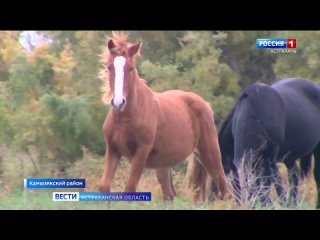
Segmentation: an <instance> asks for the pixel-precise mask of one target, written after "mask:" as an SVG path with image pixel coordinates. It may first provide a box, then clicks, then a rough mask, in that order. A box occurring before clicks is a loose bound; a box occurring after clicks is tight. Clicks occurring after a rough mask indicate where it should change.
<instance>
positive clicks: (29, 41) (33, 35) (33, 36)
mask: <svg viewBox="0 0 320 240" xmlns="http://www.w3.org/2000/svg"><path fill="white" fill-rule="evenodd" d="M45 40H47V38H46V37H45V36H43V35H41V34H39V33H37V31H23V32H22V33H21V34H20V43H21V45H22V46H23V47H24V48H26V49H27V50H28V51H31V50H32V48H34V47H35V46H36V45H37V44H38V43H40V42H42V41H45Z"/></svg>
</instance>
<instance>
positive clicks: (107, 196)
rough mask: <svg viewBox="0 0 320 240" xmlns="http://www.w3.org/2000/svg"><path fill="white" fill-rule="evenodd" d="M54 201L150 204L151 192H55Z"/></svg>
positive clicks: (53, 194)
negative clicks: (138, 202) (136, 202)
mask: <svg viewBox="0 0 320 240" xmlns="http://www.w3.org/2000/svg"><path fill="white" fill-rule="evenodd" d="M52 200H53V201H59V202H62V201H68V202H78V201H80V202H81V201H84V202H88V201H110V202H117V201H140V202H150V201H151V192H53V193H52Z"/></svg>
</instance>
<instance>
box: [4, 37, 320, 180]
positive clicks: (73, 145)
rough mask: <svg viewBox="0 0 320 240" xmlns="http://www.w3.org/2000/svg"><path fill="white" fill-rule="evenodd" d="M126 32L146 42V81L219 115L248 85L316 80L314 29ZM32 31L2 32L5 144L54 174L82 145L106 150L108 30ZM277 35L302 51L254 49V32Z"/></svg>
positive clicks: (142, 69) (79, 154)
mask: <svg viewBox="0 0 320 240" xmlns="http://www.w3.org/2000/svg"><path fill="white" fill-rule="evenodd" d="M128 33H129V34H130V38H129V39H130V41H131V42H134V41H142V42H143V45H142V50H141V53H142V58H140V59H139V60H138V62H137V67H138V71H139V75H140V76H141V77H142V78H144V79H145V80H146V81H147V83H148V85H149V86H150V87H151V88H152V89H153V90H155V91H158V92H163V91H167V90H171V89H182V90H186V91H192V92H195V93H198V94H199V95H201V96H202V97H203V98H204V99H205V100H206V101H208V102H209V103H210V104H211V106H212V107H213V109H214V112H215V117H216V120H217V122H220V121H221V120H223V118H224V117H225V115H226V114H227V112H228V111H229V110H230V108H231V107H232V105H233V103H234V101H235V99H236V98H237V97H238V96H239V94H240V92H241V89H242V88H244V87H245V86H247V85H248V84H250V83H253V82H256V81H261V82H266V83H269V82H272V81H274V80H275V79H280V78H284V77H303V78H306V79H310V80H312V81H314V82H316V83H318V84H320V76H319V74H320V70H319V69H320V40H319V39H320V38H319V35H320V33H319V32H318V31H308V32H302V31H296V32H290V31H130V32H128ZM33 34H39V36H44V37H40V38H39V39H40V40H39V41H36V42H32V41H29V40H28V39H25V40H27V41H29V42H30V44H31V47H30V48H27V47H26V46H24V45H23V44H22V41H21V38H23V36H24V34H23V32H20V31H2V32H1V31H0V146H6V147H8V148H9V150H10V151H11V152H15V153H16V156H20V155H23V156H24V155H26V154H27V155H26V156H28V155H29V158H30V156H31V158H34V159H33V160H32V161H33V162H30V161H29V160H28V161H29V165H30V169H33V168H34V169H37V168H39V169H40V171H38V173H37V171H33V170H32V171H29V172H31V173H32V174H43V173H48V172H50V171H47V170H48V169H49V168H51V169H56V171H57V172H63V171H65V170H67V171H68V169H69V168H70V166H79V165H76V164H77V162H79V160H80V159H82V158H83V157H84V156H83V151H82V150H81V147H85V148H87V149H89V150H90V152H92V153H93V154H97V155H98V156H100V157H102V156H103V155H104V153H105V148H106V146H105V143H104V139H103V135H102V124H103V121H104V118H105V116H106V113H107V111H108V106H104V105H103V104H102V102H101V100H100V99H101V92H100V87H101V85H102V83H101V81H100V80H99V79H98V73H99V70H100V68H101V65H100V63H99V54H101V53H102V47H104V46H105V44H106V40H107V39H108V37H110V36H111V32H110V31H37V32H34V33H33ZM274 37H281V38H296V39H297V49H296V51H297V53H296V54H273V53H271V52H270V51H269V50H268V49H257V48H256V46H255V41H256V39H257V38H274ZM3 158H4V157H3V156H2V155H0V168H3V167H2V166H1V162H2V160H3ZM29 158H28V159H29ZM31 158H30V159H31ZM88 161H89V160H88ZM89 162H90V161H89ZM22 163H23V162H22ZM74 164H75V165H74ZM78 164H80V163H78ZM22 165H23V164H22ZM22 165H21V166H22ZM179 169H180V166H179ZM0 172H1V171H0ZM53 172H55V171H53ZM52 174H55V173H52ZM48 177H49V176H48Z"/></svg>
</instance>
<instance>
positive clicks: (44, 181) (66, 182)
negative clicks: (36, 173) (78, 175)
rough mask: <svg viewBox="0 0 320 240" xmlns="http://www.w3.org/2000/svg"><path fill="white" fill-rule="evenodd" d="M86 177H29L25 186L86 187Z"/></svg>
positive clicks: (25, 181)
mask: <svg viewBox="0 0 320 240" xmlns="http://www.w3.org/2000/svg"><path fill="white" fill-rule="evenodd" d="M85 187H86V180H85V179H70V178H66V179H63V178H62V179H53V178H27V179H24V188H85Z"/></svg>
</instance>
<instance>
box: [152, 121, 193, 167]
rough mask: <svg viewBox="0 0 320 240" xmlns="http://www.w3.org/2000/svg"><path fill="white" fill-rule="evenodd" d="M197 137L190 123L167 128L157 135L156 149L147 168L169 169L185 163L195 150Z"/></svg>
mask: <svg viewBox="0 0 320 240" xmlns="http://www.w3.org/2000/svg"><path fill="white" fill-rule="evenodd" d="M195 144H196V142H195V136H194V133H193V130H192V127H191V126H189V125H188V122H186V121H181V122H180V123H179V124H178V125H175V126H170V123H167V125H166V127H165V128H164V129H162V130H161V131H159V132H158V133H157V136H156V139H155V143H154V147H153V149H152V150H151V152H150V154H149V157H148V161H147V167H148V168H167V167H172V166H175V165H176V164H178V163H180V162H182V161H184V160H185V159H186V158H187V157H188V156H189V155H191V153H192V152H193V150H194V148H195Z"/></svg>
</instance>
